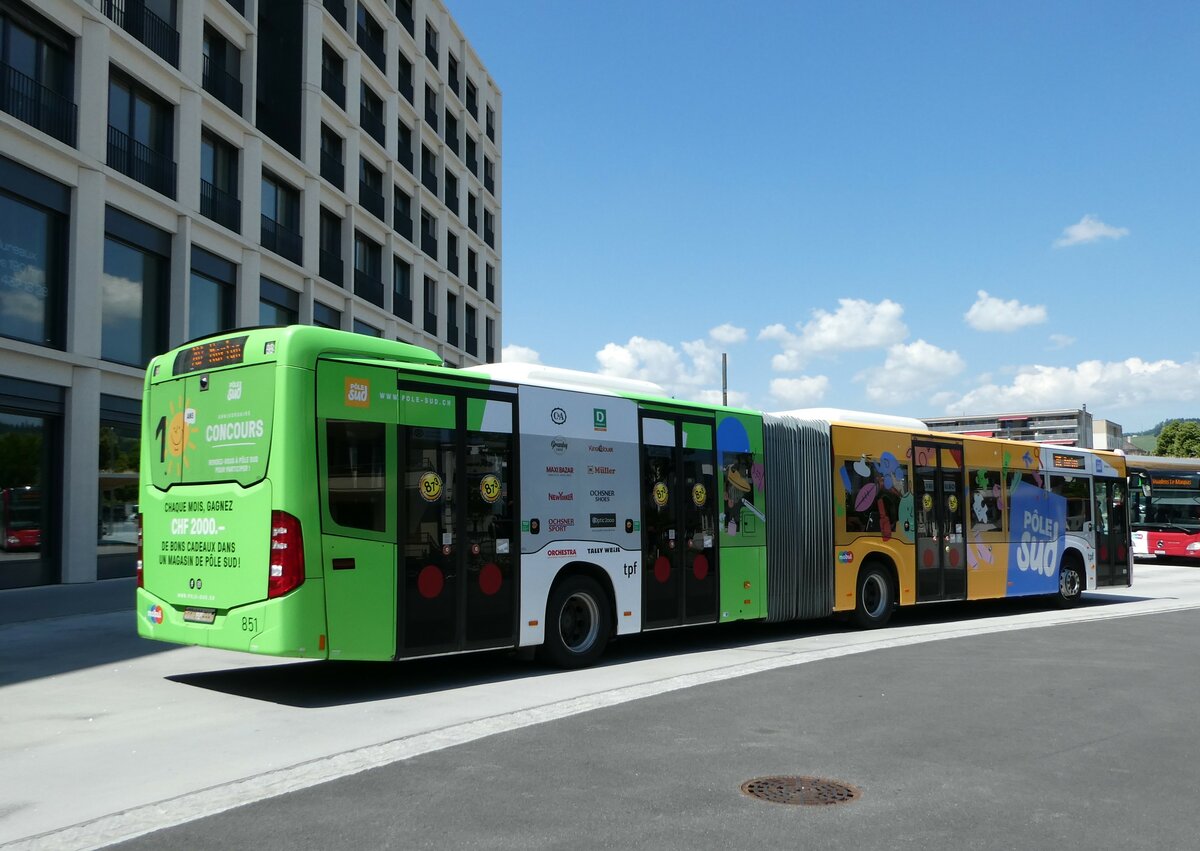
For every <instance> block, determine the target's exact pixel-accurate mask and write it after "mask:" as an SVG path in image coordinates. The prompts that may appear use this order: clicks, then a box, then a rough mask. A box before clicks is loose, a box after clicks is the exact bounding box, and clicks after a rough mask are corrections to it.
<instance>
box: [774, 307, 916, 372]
mask: <svg viewBox="0 0 1200 851" xmlns="http://www.w3.org/2000/svg"><path fill="white" fill-rule="evenodd" d="M903 316H904V308H903V307H902V306H901V305H899V304H897V303H896V302H894V301H892V300H890V299H886V298H885V299H884V300H883V301H881V302H879V303H877V304H876V303H873V302H869V301H866V300H865V299H856V298H842V299H838V309H837V310H836V311H833V312H832V313H831V312H829V311H827V310H822V309H820V308H817V309H815V310H813V312H812V319H810V320H809V321H808V322H806V323H804V325H803V326H801V325H800V324H799V323H797V324H796V327H797V328H798V329H799V331H800V333H799V334H795V333H793V332H791V331H789V330H788V329H787V327H786V326H784V325H783V324H781V323H775V324H773V325H768V326H767V327H765V328H763V329H762V330H761V331H759V332H758V339H760V340H773V341H775V342H777V343H779V345H780V346H781V347H782V349H783V351H782V352H781V353H780V354H777V355H775V356H774V357H773V358H772V359H771V366H772V368H773V369H775V370H776V371H779V372H787V371H794V370H798V369H801V368H803V366H804V364H805V363H806V362H807V361H808V359H809V358H810V357H813V356H819V355H822V354H825V353H830V352H840V351H849V350H852V349H874V348H880V347H883V346H888V345H891V344H893V343H898V342H900V341H901V340H903V339H904V338H905V337H907V336H908V327H907V326H906V325H905V324H904V321H903V318H902V317H903Z"/></svg>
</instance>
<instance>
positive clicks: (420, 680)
mask: <svg viewBox="0 0 1200 851" xmlns="http://www.w3.org/2000/svg"><path fill="white" fill-rule="evenodd" d="M1142 599H1150V598H1142V597H1130V596H1119V595H1105V594H1096V593H1089V594H1087V595H1085V596H1084V598H1083V600H1082V602H1081V603H1080V605H1079V607H1080V608H1084V609H1086V608H1098V607H1105V606H1114V605H1118V604H1121V603H1131V602H1136V601H1138V600H1142ZM1049 608H1050V604H1047V603H1046V602H1045V601H1044V600H1039V599H1036V598H1022V599H1014V600H986V601H978V602H969V603H968V602H949V603H938V604H934V605H927V606H919V607H914V608H908V609H902V610H900V611H899V612H897V613H896V615H895V616H894V617H893V618H892V621H891V623H892V624H893V625H895V626H920V625H927V624H937V623H946V624H953V623H958V622H962V621H978V620H985V619H989V618H1003V617H1009V616H1012V615H1018V614H1023V613H1026V612H1041V611H1046V610H1047V609H1049ZM853 632H857V628H856V627H855V626H854V625H853V624H852V623H851V622H850V620H849V619H848V618H846V617H844V616H842V617H839V616H834V617H830V618H823V619H820V620H812V621H799V622H791V623H778V624H763V623H743V622H739V623H733V624H726V625H723V626H718V625H707V626H696V627H688V628H684V629H674V630H666V631H661V632H651V633H645V634H642V635H636V636H628V637H626V638H622V639H619V640H617V641H614V642H613V643H612V644H611V645H610V646H609V648H608V650H607V652H606V653H605V655H604V657H603V659H602V660H601V661H600V663H599V664H598V665H597V666H596V667H599V668H603V667H612V666H617V665H623V664H628V663H631V662H638V661H645V660H653V659H658V658H664V657H668V656H678V655H683V654H687V653H701V652H705V651H710V650H730V649H738V648H747V649H753V648H755V647H757V646H760V645H765V644H773V643H775V642H779V641H786V640H790V639H795V638H802V637H811V636H820V635H839V634H845V633H853ZM886 633H887V629H886V628H885V629H884V630H882V631H880V633H879V635H880V636H881V637H883V636H886ZM554 673H558V672H557V671H556V670H555V669H550V668H546V667H543V666H542V665H540V664H539V663H537V662H529V661H525V660H523V659H520V658H518V656H517V654H516V653H514V652H513V651H511V650H493V651H485V652H481V653H472V654H465V655H456V656H440V657H436V658H429V659H413V660H409V661H404V662H325V661H310V662H282V663H280V664H277V665H256V666H254V667H250V668H231V669H227V670H221V671H205V672H200V673H192V674H179V675H175V676H170V677H167V679H169V680H171V681H172V682H176V683H179V684H181V685H188V686H194V687H196V688H203V689H210V690H212V691H218V692H222V693H224V694H229V695H234V696H238V697H245V698H249V699H252V700H261V701H266V702H270V703H277V704H282V705H286V706H293V707H296V708H300V709H319V708H324V707H331V706H346V705H351V704H355V703H369V702H373V701H380V700H391V699H394V698H397V697H405V696H408V695H414V694H429V693H433V692H438V691H444V690H447V689H457V688H464V687H468V686H474V685H482V684H486V683H494V682H509V681H514V680H528V681H530V682H531V683H534V682H536V680H537V679H538V678H540V677H544V676H547V675H550V674H554Z"/></svg>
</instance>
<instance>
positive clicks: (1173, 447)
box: [1154, 420, 1200, 458]
mask: <svg viewBox="0 0 1200 851" xmlns="http://www.w3.org/2000/svg"><path fill="white" fill-rule="evenodd" d="M1154 454H1155V455H1166V456H1170V457H1173V458H1200V424H1197V423H1195V422H1189V421H1186V420H1172V421H1171V422H1169V423H1167V424H1166V425H1164V426H1163V428H1162V431H1161V432H1159V434H1158V443H1157V444H1156V445H1155V447H1154Z"/></svg>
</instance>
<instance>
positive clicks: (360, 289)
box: [354, 230, 383, 307]
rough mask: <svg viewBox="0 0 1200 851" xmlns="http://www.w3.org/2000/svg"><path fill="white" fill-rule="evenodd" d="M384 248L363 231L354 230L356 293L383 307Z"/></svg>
mask: <svg viewBox="0 0 1200 851" xmlns="http://www.w3.org/2000/svg"><path fill="white" fill-rule="evenodd" d="M382 267H383V249H382V248H381V247H380V245H379V243H377V242H375V241H374V240H372V239H370V238H368V237H367V236H366V235H365V234H363V232H362V231H358V230H356V231H355V232H354V294H355V295H356V296H358V297H359V298H365V299H366V300H367V301H369V302H371V304H373V305H375V306H376V307H383V271H382Z"/></svg>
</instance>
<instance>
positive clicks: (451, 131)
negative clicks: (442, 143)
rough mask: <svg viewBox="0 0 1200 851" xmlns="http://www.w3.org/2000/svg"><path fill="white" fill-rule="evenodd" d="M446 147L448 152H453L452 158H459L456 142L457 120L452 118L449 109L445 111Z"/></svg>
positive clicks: (457, 143)
mask: <svg viewBox="0 0 1200 851" xmlns="http://www.w3.org/2000/svg"><path fill="white" fill-rule="evenodd" d="M444 138H445V139H446V145H447V146H448V147H449V148H450V150H452V151H454V156H456V157H457V156H461V153H460V151H459V142H458V119H457V118H455V117H454V113H452V112H451V111H450V110H449V109H447V110H446V133H445V136H444Z"/></svg>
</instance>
